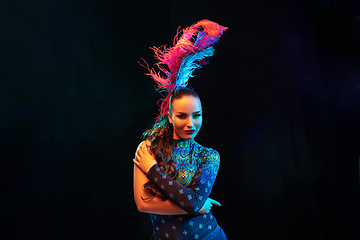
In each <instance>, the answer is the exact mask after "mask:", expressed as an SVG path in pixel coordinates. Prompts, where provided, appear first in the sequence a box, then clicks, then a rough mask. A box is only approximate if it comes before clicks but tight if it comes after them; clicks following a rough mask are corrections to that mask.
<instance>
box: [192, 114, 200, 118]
mask: <svg viewBox="0 0 360 240" xmlns="http://www.w3.org/2000/svg"><path fill="white" fill-rule="evenodd" d="M193 117H194V118H199V117H201V114H194V115H193Z"/></svg>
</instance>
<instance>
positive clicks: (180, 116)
mask: <svg viewBox="0 0 360 240" xmlns="http://www.w3.org/2000/svg"><path fill="white" fill-rule="evenodd" d="M178 118H180V119H185V118H186V116H185V115H178Z"/></svg>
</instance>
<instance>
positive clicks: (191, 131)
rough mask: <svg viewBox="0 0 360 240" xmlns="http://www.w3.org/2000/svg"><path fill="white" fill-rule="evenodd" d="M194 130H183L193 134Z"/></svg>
mask: <svg viewBox="0 0 360 240" xmlns="http://www.w3.org/2000/svg"><path fill="white" fill-rule="evenodd" d="M194 132H195V130H185V133H186V134H193V133H194Z"/></svg>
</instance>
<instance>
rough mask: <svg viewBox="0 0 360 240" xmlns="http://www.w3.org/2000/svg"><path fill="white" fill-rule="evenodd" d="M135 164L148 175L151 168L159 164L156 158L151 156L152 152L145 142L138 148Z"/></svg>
mask: <svg viewBox="0 0 360 240" xmlns="http://www.w3.org/2000/svg"><path fill="white" fill-rule="evenodd" d="M133 162H134V163H135V164H136V166H138V167H139V168H140V169H141V171H142V172H143V173H145V174H147V173H148V172H149V170H150V168H151V167H152V166H154V165H155V164H156V163H157V162H156V160H155V158H154V157H153V156H152V155H151V150H150V149H148V147H147V145H146V143H145V142H142V143H141V144H140V146H139V147H138V149H137V151H136V154H135V159H133Z"/></svg>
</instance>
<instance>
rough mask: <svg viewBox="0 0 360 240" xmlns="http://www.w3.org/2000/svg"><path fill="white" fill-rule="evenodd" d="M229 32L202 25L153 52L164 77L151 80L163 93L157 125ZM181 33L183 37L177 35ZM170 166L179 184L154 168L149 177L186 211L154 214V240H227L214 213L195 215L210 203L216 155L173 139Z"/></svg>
mask: <svg viewBox="0 0 360 240" xmlns="http://www.w3.org/2000/svg"><path fill="white" fill-rule="evenodd" d="M226 29H227V28H226V27H223V26H220V25H219V24H217V23H215V22H212V21H209V20H202V21H199V22H197V23H195V24H193V25H192V26H190V27H188V28H186V29H183V30H182V31H180V32H178V34H177V36H176V37H175V40H174V43H176V44H174V46H173V47H170V48H167V47H166V46H165V47H163V48H162V49H159V48H156V47H153V48H152V49H153V50H154V51H155V57H156V59H157V60H158V63H157V64H156V65H157V67H158V68H159V69H160V70H161V71H162V72H163V73H164V74H165V75H166V77H161V76H160V74H159V73H158V72H156V71H155V70H154V69H150V68H149V66H146V68H147V69H148V70H149V73H148V75H150V76H151V77H152V78H153V79H154V80H155V82H156V83H157V84H158V87H159V88H158V91H159V92H160V93H162V96H163V98H162V99H160V104H159V105H160V111H159V112H160V113H159V116H158V117H157V119H156V122H158V120H159V119H160V118H161V117H163V116H166V115H167V112H168V111H169V103H170V99H171V96H172V94H173V93H174V92H176V91H177V90H179V89H181V88H184V87H186V86H187V83H188V79H189V78H190V77H192V76H193V75H192V73H193V72H194V70H195V69H197V68H201V66H202V65H205V64H207V61H206V58H207V57H210V56H212V55H213V54H214V47H213V45H214V44H215V43H216V42H217V41H218V40H219V38H220V36H221V35H222V34H223V32H224V31H225V30H226ZM180 33H181V37H180V38H178V36H179V35H180ZM171 149H172V151H173V158H172V161H173V162H174V165H175V168H176V170H177V175H176V178H175V179H172V178H171V177H169V176H168V175H167V174H166V173H164V172H163V170H161V168H160V167H159V166H158V165H157V164H156V165H154V166H153V167H152V168H151V169H150V170H149V171H148V173H147V178H148V179H149V180H150V181H151V182H152V183H154V184H155V185H156V187H157V188H159V189H160V190H161V191H162V192H163V193H164V194H165V196H166V197H167V198H168V199H169V200H171V201H172V202H173V203H175V204H176V205H177V206H179V207H180V208H182V209H183V210H185V211H186V212H187V213H188V214H185V215H159V214H150V217H151V220H152V223H153V238H152V239H155V240H162V239H171V240H172V239H174V240H178V239H204V240H207V239H226V235H225V233H223V231H222V229H221V228H220V226H219V225H218V224H217V221H216V219H215V217H214V216H213V214H212V213H211V212H208V213H206V214H199V213H197V212H198V211H199V210H200V209H201V208H202V206H203V205H204V204H205V202H206V200H207V199H208V197H209V195H210V192H211V189H212V187H213V184H214V181H215V178H216V175H217V172H218V169H219V164H220V156H219V154H218V152H217V151H215V150H213V149H211V148H205V147H203V146H201V145H200V144H198V143H196V142H195V140H193V139H190V140H176V139H174V140H172V145H171Z"/></svg>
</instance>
